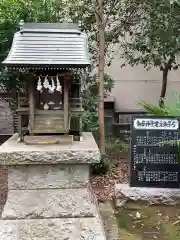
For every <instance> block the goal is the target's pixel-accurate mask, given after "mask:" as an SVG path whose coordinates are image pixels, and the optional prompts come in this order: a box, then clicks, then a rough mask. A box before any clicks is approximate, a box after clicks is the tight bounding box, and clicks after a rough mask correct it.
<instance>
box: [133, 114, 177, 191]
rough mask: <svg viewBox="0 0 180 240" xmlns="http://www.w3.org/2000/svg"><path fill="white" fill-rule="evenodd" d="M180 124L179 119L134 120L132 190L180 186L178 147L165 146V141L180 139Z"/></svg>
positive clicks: (149, 118) (150, 118) (151, 118)
mask: <svg viewBox="0 0 180 240" xmlns="http://www.w3.org/2000/svg"><path fill="white" fill-rule="evenodd" d="M179 124H180V122H179V119H177V118H175V117H155V116H148V117H137V118H135V117H134V118H133V119H132V132H131V183H130V184H131V186H132V187H145V186H146V187H147V186H149V187H164V188H179V187H180V162H179V160H178V148H177V145H176V144H174V145H172V144H171V145H163V146H162V145H161V143H162V142H168V141H171V140H178V139H180V133H179Z"/></svg>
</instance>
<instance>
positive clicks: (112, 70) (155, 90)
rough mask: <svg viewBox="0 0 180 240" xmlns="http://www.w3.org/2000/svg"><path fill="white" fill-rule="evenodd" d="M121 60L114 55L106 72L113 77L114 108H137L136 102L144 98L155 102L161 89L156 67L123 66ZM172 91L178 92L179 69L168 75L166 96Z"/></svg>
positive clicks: (179, 88)
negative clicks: (147, 68) (146, 68)
mask: <svg viewBox="0 0 180 240" xmlns="http://www.w3.org/2000/svg"><path fill="white" fill-rule="evenodd" d="M122 63H123V61H122V60H120V59H119V58H118V57H116V58H115V59H114V60H113V61H112V65H111V67H109V68H106V73H108V74H110V75H111V76H112V77H113V78H114V79H115V87H114V89H113V90H112V95H113V96H114V97H115V104H116V109H118V110H121V109H130V110H133V109H139V106H138V105H137V102H138V101H139V100H144V101H147V102H150V103H157V102H158V99H159V95H160V91H161V74H162V72H160V71H159V70H158V69H155V68H154V69H151V70H149V71H146V70H145V69H144V68H143V66H137V67H133V68H132V67H123V68H121V65H122ZM172 91H178V92H180V70H177V71H172V72H171V73H170V75H169V77H168V88H167V96H168V95H170V94H171V93H172Z"/></svg>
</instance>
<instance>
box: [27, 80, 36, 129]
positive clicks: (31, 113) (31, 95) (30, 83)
mask: <svg viewBox="0 0 180 240" xmlns="http://www.w3.org/2000/svg"><path fill="white" fill-rule="evenodd" d="M28 92H29V133H30V134H32V132H33V128H34V115H35V84H34V79H33V77H29V78H28Z"/></svg>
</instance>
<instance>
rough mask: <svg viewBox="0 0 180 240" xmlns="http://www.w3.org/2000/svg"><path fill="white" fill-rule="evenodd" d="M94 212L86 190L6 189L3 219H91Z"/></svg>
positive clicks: (94, 214) (90, 197)
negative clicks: (6, 196)
mask: <svg viewBox="0 0 180 240" xmlns="http://www.w3.org/2000/svg"><path fill="white" fill-rule="evenodd" d="M96 211H97V210H96V205H95V204H94V201H93V198H92V195H91V193H90V191H89V190H88V189H87V188H82V189H45V190H42V189H41V190H9V192H8V198H7V201H6V204H5V207H4V211H3V213H2V219H10V220H14V219H33V218H38V219H39V218H64V217H69V218H71V217H72V218H73V217H93V216H96V214H97V212H96Z"/></svg>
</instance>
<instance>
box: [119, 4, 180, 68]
mask: <svg viewBox="0 0 180 240" xmlns="http://www.w3.org/2000/svg"><path fill="white" fill-rule="evenodd" d="M123 2H124V11H123V14H124V17H125V16H127V19H129V18H128V16H129V14H131V13H132V11H133V13H134V11H136V13H134V16H133V20H134V21H133V22H131V25H128V26H127V22H125V23H124V32H126V35H125V38H124V40H125V41H124V42H123V43H122V47H123V48H124V54H123V56H124V57H125V59H126V60H127V62H128V63H129V64H130V65H132V66H134V65H137V64H143V65H144V67H146V68H149V67H153V66H155V67H159V68H160V70H163V69H164V68H166V67H168V69H169V70H171V69H172V68H174V69H177V68H178V62H177V57H178V56H179V55H180V37H179V36H180V15H179V11H180V5H179V3H178V1H170V0H166V1H164V0H159V1H152V0H146V1H143V0H139V1H138V4H137V1H136V0H131V1H130V0H124V1H123ZM132 8H133V10H132Z"/></svg>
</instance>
